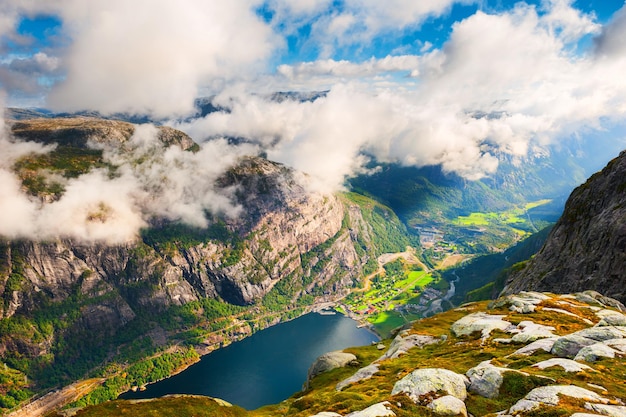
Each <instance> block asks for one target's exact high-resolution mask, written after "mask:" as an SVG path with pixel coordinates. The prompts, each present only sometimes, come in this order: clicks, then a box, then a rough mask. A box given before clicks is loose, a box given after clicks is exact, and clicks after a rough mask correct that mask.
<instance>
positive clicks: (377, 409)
mask: <svg viewBox="0 0 626 417" xmlns="http://www.w3.org/2000/svg"><path fill="white" fill-rule="evenodd" d="M395 415H396V413H394V412H393V411H392V410H391V408H389V402H388V401H385V402H382V403H378V404H374V405H372V406H370V407H367V408H366V409H365V410H361V411H355V412H354V413H350V414H348V415H346V417H388V416H395Z"/></svg>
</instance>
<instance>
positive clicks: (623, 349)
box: [602, 339, 626, 354]
mask: <svg viewBox="0 0 626 417" xmlns="http://www.w3.org/2000/svg"><path fill="white" fill-rule="evenodd" d="M602 343H604V344H605V345H607V346H610V347H612V348H613V349H615V350H616V351H618V352H619V353H622V354H626V339H611V340H605V341H604V342H602Z"/></svg>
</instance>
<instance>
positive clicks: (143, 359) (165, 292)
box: [0, 118, 560, 409]
mask: <svg viewBox="0 0 626 417" xmlns="http://www.w3.org/2000/svg"><path fill="white" fill-rule="evenodd" d="M135 129H137V128H136V127H135V126H133V125H131V124H129V123H124V122H111V121H106V120H93V119H71V118H70V119H64V120H62V121H60V122H58V123H57V122H55V121H54V119H47V120H46V121H39V122H32V121H28V120H25V121H21V122H20V123H17V124H15V125H14V130H15V134H16V136H18V137H19V138H21V140H34V141H39V140H43V141H44V143H47V144H53V146H54V148H53V149H52V150H50V151H48V153H46V154H44V155H38V154H34V155H33V154H29V155H26V156H24V157H22V158H19V159H18V160H16V162H15V164H14V166H13V170H14V172H15V174H16V175H17V178H19V180H20V181H21V183H22V187H23V189H24V190H25V191H26V192H28V193H29V195H30V196H31V198H33V199H37V200H38V201H40V204H41V205H42V207H43V208H46V207H48V206H49V205H53V204H56V203H57V202H59V201H64V200H63V199H64V198H65V196H66V194H67V193H68V192H70V193H71V192H72V184H73V182H74V181H75V179H76V178H81V177H82V176H85V175H86V176H89V175H95V173H106V175H107V176H111V177H112V178H114V179H115V178H118V177H117V176H118V175H120V174H119V173H120V172H124V171H125V170H129V169H132V170H133V172H135V173H134V174H133V175H136V176H137V177H138V179H140V181H147V183H148V184H149V185H150V187H155V185H154V183H152V181H153V179H152V178H149V177H145V175H146V173H147V172H150V171H149V170H148V169H147V167H150V166H151V165H152V164H154V163H156V162H157V161H158V160H159V159H160V158H162V157H163V155H165V154H166V153H173V154H175V155H177V156H176V157H177V158H181V161H184V160H188V159H190V160H192V161H193V158H195V156H194V155H196V153H197V152H201V149H199V147H198V146H197V145H196V144H194V143H193V141H192V140H191V139H190V138H189V137H187V136H186V135H184V134H182V133H181V132H177V131H175V130H171V129H166V128H160V129H157V130H156V131H154V133H153V134H154V135H155V139H156V140H157V141H156V142H155V143H153V144H152V145H151V147H150V148H149V152H147V153H146V151H145V150H141V151H139V150H137V149H135V148H133V147H134V146H138V145H137V143H135V141H136V136H135ZM51 130H54V134H53V135H51V136H49V134H48V133H47V132H49V131H51ZM86 137H89V138H90V139H89V140H87V139H86ZM94 144H97V145H94ZM103 149H104V150H103ZM174 149H177V150H176V151H174ZM136 152H144V153H141V154H140V155H139V156H138V157H137V155H133V153H136ZM112 155H113V156H114V157H112ZM386 169H387V170H388V171H387V174H388V175H391V177H390V178H391V179H395V178H396V173H394V172H395V170H397V169H398V168H395V167H387V168H386ZM383 172H385V171H383ZM390 172H391V174H389V173H390ZM402 173H403V174H407V173H411V175H413V177H411V176H410V175H409V176H405V178H404V179H405V181H409V183H410V182H413V183H424V182H427V181H429V180H428V178H430V180H432V181H433V182H432V183H430V185H429V186H428V190H429V191H428V192H429V193H430V197H429V196H428V195H424V194H423V193H421V192H416V193H414V194H413V195H412V196H411V198H415V202H416V203H415V204H414V205H413V206H411V209H410V210H407V207H409V206H407V204H409V202H408V200H402V204H400V202H399V200H397V199H393V198H392V199H387V198H386V197H385V196H386V194H384V193H383V194H377V193H376V192H378V191H381V190H382V189H384V188H381V187H383V185H385V184H387V185H389V184H390V183H389V182H388V180H389V178H387V179H385V177H382V178H381V177H377V176H376V175H372V176H371V177H368V178H364V177H361V178H357V179H355V180H354V181H355V184H358V186H354V188H353V189H352V190H350V191H347V192H342V193H337V194H334V195H321V194H316V193H310V192H308V191H306V189H305V185H306V183H304V185H303V183H301V182H300V181H302V179H300V178H299V177H298V176H297V174H296V173H294V172H293V171H291V170H290V169H288V168H287V167H285V166H282V165H280V164H276V163H274V162H271V161H269V160H267V159H265V158H263V157H250V156H248V157H244V158H241V159H239V160H237V161H236V163H234V165H233V166H231V167H230V168H228V169H227V170H226V171H225V173H224V174H223V175H222V176H221V177H218V178H216V179H215V183H216V184H217V189H216V190H217V191H216V192H217V193H218V194H219V193H226V192H227V190H232V189H236V190H237V192H236V193H234V194H233V195H232V198H233V202H234V203H236V204H238V205H239V206H240V207H241V209H242V210H244V211H245V212H246V213H247V216H246V217H245V218H243V219H245V220H243V221H242V219H238V218H230V217H228V216H224V215H222V214H219V213H216V214H212V213H210V212H208V211H207V212H205V213H204V214H203V216H204V219H205V221H206V222H207V224H208V226H207V227H206V228H201V227H192V226H189V225H186V224H184V223H183V222H180V221H171V220H168V219H167V218H158V217H152V218H150V219H149V221H148V225H147V227H143V228H141V229H140V231H139V234H138V238H137V239H136V240H134V241H130V242H125V243H114V244H100V243H96V244H94V243H88V242H81V241H80V239H79V240H78V243H75V242H73V241H72V240H71V239H57V240H55V239H52V240H51V241H49V242H48V241H47V242H38V241H29V240H27V239H26V240H23V239H22V240H20V239H17V240H10V239H6V240H4V241H3V242H2V244H1V245H0V249H1V250H0V254H1V255H2V259H3V262H4V264H3V265H4V267H3V268H4V269H3V271H4V272H3V274H4V275H3V276H4V277H5V281H4V287H3V288H2V293H3V300H4V302H3V304H2V309H3V310H2V311H3V315H4V316H3V318H2V319H1V320H0V329H1V330H2V331H1V332H0V335H1V336H2V337H1V338H0V343H1V344H2V346H3V353H2V355H3V356H2V360H3V362H4V363H5V364H6V366H5V369H4V371H3V370H2V369H0V374H1V375H0V376H1V377H2V378H3V380H4V381H5V385H4V388H2V389H0V407H3V408H5V409H10V408H14V407H15V406H17V405H18V404H19V403H22V402H24V401H25V400H27V399H28V398H29V397H31V396H32V395H34V394H39V395H42V394H45V393H46V392H52V394H49V395H51V397H46V398H56V399H55V400H54V401H52V402H48V404H51V403H54V404H55V407H57V406H58V404H60V403H66V402H68V401H70V400H72V404H69V406H71V407H75V406H76V407H83V406H86V405H93V404H100V403H102V402H106V401H110V400H113V399H115V398H117V396H118V395H119V394H120V393H122V392H125V391H128V390H131V389H133V390H139V389H142V387H145V386H146V385H147V384H150V383H153V382H155V381H158V380H161V379H163V378H167V377H169V376H171V375H173V374H176V373H178V372H181V371H182V370H184V369H186V368H187V367H189V366H190V365H192V364H194V363H196V362H197V361H198V360H199V358H200V357H201V356H202V355H206V354H208V353H210V352H212V351H215V350H217V349H221V348H224V347H226V346H229V345H231V344H232V343H234V342H236V341H240V340H242V339H245V338H247V337H249V336H251V335H253V334H255V333H257V332H259V331H262V330H264V329H267V328H268V327H271V326H273V325H276V324H278V323H281V322H285V321H290V320H293V319H295V318H298V317H301V316H303V315H304V314H306V313H308V312H310V311H314V310H319V309H320V308H322V307H332V308H335V309H336V310H337V311H338V312H340V313H342V314H345V315H346V316H348V317H350V318H353V319H354V320H356V321H358V322H359V323H360V324H361V325H362V326H367V327H368V328H369V329H371V330H372V331H374V332H376V333H377V334H379V335H380V336H381V337H383V338H388V337H391V336H392V335H393V334H395V332H397V330H398V328H401V327H403V326H409V325H410V323H412V322H413V321H414V320H417V319H420V318H422V317H425V316H432V315H434V314H437V313H439V312H442V311H445V310H448V309H450V308H452V307H453V306H454V305H458V304H459V303H461V302H463V301H464V299H465V297H466V295H468V294H474V296H476V294H478V293H480V294H481V295H480V296H481V297H485V298H489V297H490V296H491V293H489V288H488V289H485V290H481V289H480V287H482V286H485V285H487V286H489V285H493V282H494V280H495V278H494V277H492V276H491V275H486V274H482V275H481V278H475V277H474V276H473V275H472V274H474V273H475V272H472V271H477V270H479V269H476V267H475V265H476V264H480V262H481V261H482V260H483V259H487V258H485V255H487V257H489V256H492V257H500V258H497V259H496V258H493V259H494V261H489V262H487V263H488V265H489V268H491V270H492V271H494V273H496V272H497V271H500V270H501V269H502V268H504V267H505V264H506V261H503V263H502V262H501V261H500V259H505V260H508V259H511V260H513V259H517V257H516V256H510V255H509V251H510V250H512V249H509V248H512V246H513V245H514V244H516V243H519V244H520V245H521V244H522V243H523V241H524V239H525V238H527V237H529V236H531V235H532V234H533V232H536V230H537V229H538V228H541V227H544V226H546V225H549V224H551V219H552V218H554V217H555V216H558V210H560V206H559V204H558V202H557V203H556V204H555V201H552V200H550V199H547V198H544V199H529V200H528V202H525V201H526V200H525V199H523V198H519V199H517V200H514V201H509V200H508V197H507V195H508V194H507V193H505V192H500V191H497V192H496V191H494V190H486V189H484V187H483V186H482V185H480V186H476V185H475V184H474V185H468V184H465V183H464V182H458V181H457V179H455V178H454V177H446V176H443V177H441V172H438V171H437V170H433V169H430V170H428V169H427V170H418V171H410V172H409V171H406V170H405V171H402ZM426 174H427V176H428V175H430V177H427V176H426V177H425V176H424V175H426ZM391 185H393V183H391ZM393 186H395V185H393ZM150 189H151V190H157V191H156V192H157V196H156V198H160V197H159V195H158V193H159V192H160V193H166V192H167V191H166V189H165V188H162V187H161V188H159V187H158V186H157V187H156V188H150ZM228 192H230V191H228ZM468 196H470V197H468ZM468 198H469V199H471V200H473V201H475V203H472V204H467V201H466V200H468ZM234 203H233V204H234ZM444 207H446V209H445V210H442V208H444ZM116 209H117V208H116V207H114V206H112V205H109V204H105V203H102V202H101V203H99V204H97V205H96V206H95V208H93V207H90V208H89V211H88V213H87V216H86V217H85V219H84V220H82V221H83V222H84V225H85V227H87V228H93V227H97V226H98V224H99V223H102V224H105V225H106V224H108V223H109V222H111V221H114V219H115V218H116V216H115V213H116ZM532 236H534V235H532ZM533 248H534V250H537V249H538V247H536V246H533ZM523 253H524V254H525V255H524V256H527V257H528V256H530V255H531V254H532V253H534V252H528V251H526V252H523ZM520 256H521V255H520ZM523 259H527V258H523ZM523 259H520V260H523ZM482 270H484V267H483V269H482ZM486 277H489V278H488V279H487V278H486ZM485 280H486V281H485ZM479 290H480V291H479ZM94 378H95V379H94ZM77 380H81V381H85V383H84V384H83V386H84V387H87V388H86V389H84V390H82V391H81V395H80V396H73V395H67V396H66V395H64V394H63V393H69V394H72V393H74V392H75V391H74V390H72V389H70V390H69V391H68V390H65V391H64V387H67V386H69V387H71V386H72V385H70V384H73V383H74V382H75V381H77ZM90 381H100V383H98V384H94V383H92V382H90ZM55 392H56V396H55V394H54V393H55ZM59 397H60V398H61V399H62V400H59ZM74 397H80V398H74ZM53 408H54V407H53Z"/></svg>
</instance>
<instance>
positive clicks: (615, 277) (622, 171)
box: [503, 152, 626, 302]
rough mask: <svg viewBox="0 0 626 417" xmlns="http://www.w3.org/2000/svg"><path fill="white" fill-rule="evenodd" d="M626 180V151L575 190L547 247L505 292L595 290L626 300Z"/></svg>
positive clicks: (519, 272) (530, 262)
mask: <svg viewBox="0 0 626 417" xmlns="http://www.w3.org/2000/svg"><path fill="white" fill-rule="evenodd" d="M624 178H626V152H622V153H621V154H620V155H619V156H618V157H617V158H615V159H613V160H612V161H611V162H609V163H608V165H607V166H606V167H605V168H604V169H603V170H602V171H599V172H598V173H596V174H594V175H593V176H591V177H590V178H589V179H588V180H587V182H585V183H584V184H583V185H581V186H579V187H577V188H576V189H575V190H574V191H573V192H572V194H571V195H570V198H569V199H568V201H567V203H566V205H565V210H564V212H563V215H562V216H561V218H560V220H559V221H558V222H557V224H556V225H555V226H554V228H553V229H552V231H551V233H550V235H549V237H548V239H547V241H546V243H545V245H544V246H543V248H542V249H541V250H540V251H539V252H538V253H537V255H536V256H535V257H534V258H533V259H531V260H530V261H529V262H528V263H527V264H526V266H525V267H524V268H523V269H521V270H519V271H517V272H515V273H514V274H512V276H511V277H510V278H509V279H508V281H507V283H506V287H505V288H504V290H503V294H510V293H514V292H518V291H520V290H539V291H554V292H563V293H567V292H572V291H580V290H581V289H592V290H596V291H601V292H603V293H605V294H606V295H608V296H610V297H613V298H616V299H618V300H620V301H622V302H625V301H626V291H625V290H624V285H623V283H624V280H625V279H626V272H625V270H624V265H626V250H625V249H626V228H625V226H624V218H626V208H625V206H626V204H625V201H626V180H625V179H624Z"/></svg>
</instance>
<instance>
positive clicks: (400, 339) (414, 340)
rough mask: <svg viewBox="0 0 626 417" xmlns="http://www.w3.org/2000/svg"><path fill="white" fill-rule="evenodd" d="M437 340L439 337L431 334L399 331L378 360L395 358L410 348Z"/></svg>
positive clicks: (430, 343)
mask: <svg viewBox="0 0 626 417" xmlns="http://www.w3.org/2000/svg"><path fill="white" fill-rule="evenodd" d="M439 340H440V339H438V338H436V337H433V336H427V335H421V334H408V333H407V332H406V331H405V332H402V333H400V334H399V335H397V336H396V337H395V339H393V342H391V345H390V346H389V349H387V352H385V354H384V355H383V356H381V357H380V358H379V359H378V360H383V359H396V358H397V357H399V356H400V355H404V354H405V353H406V352H408V350H409V349H411V348H414V347H424V346H427V345H432V344H435V343H438V342H439Z"/></svg>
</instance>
